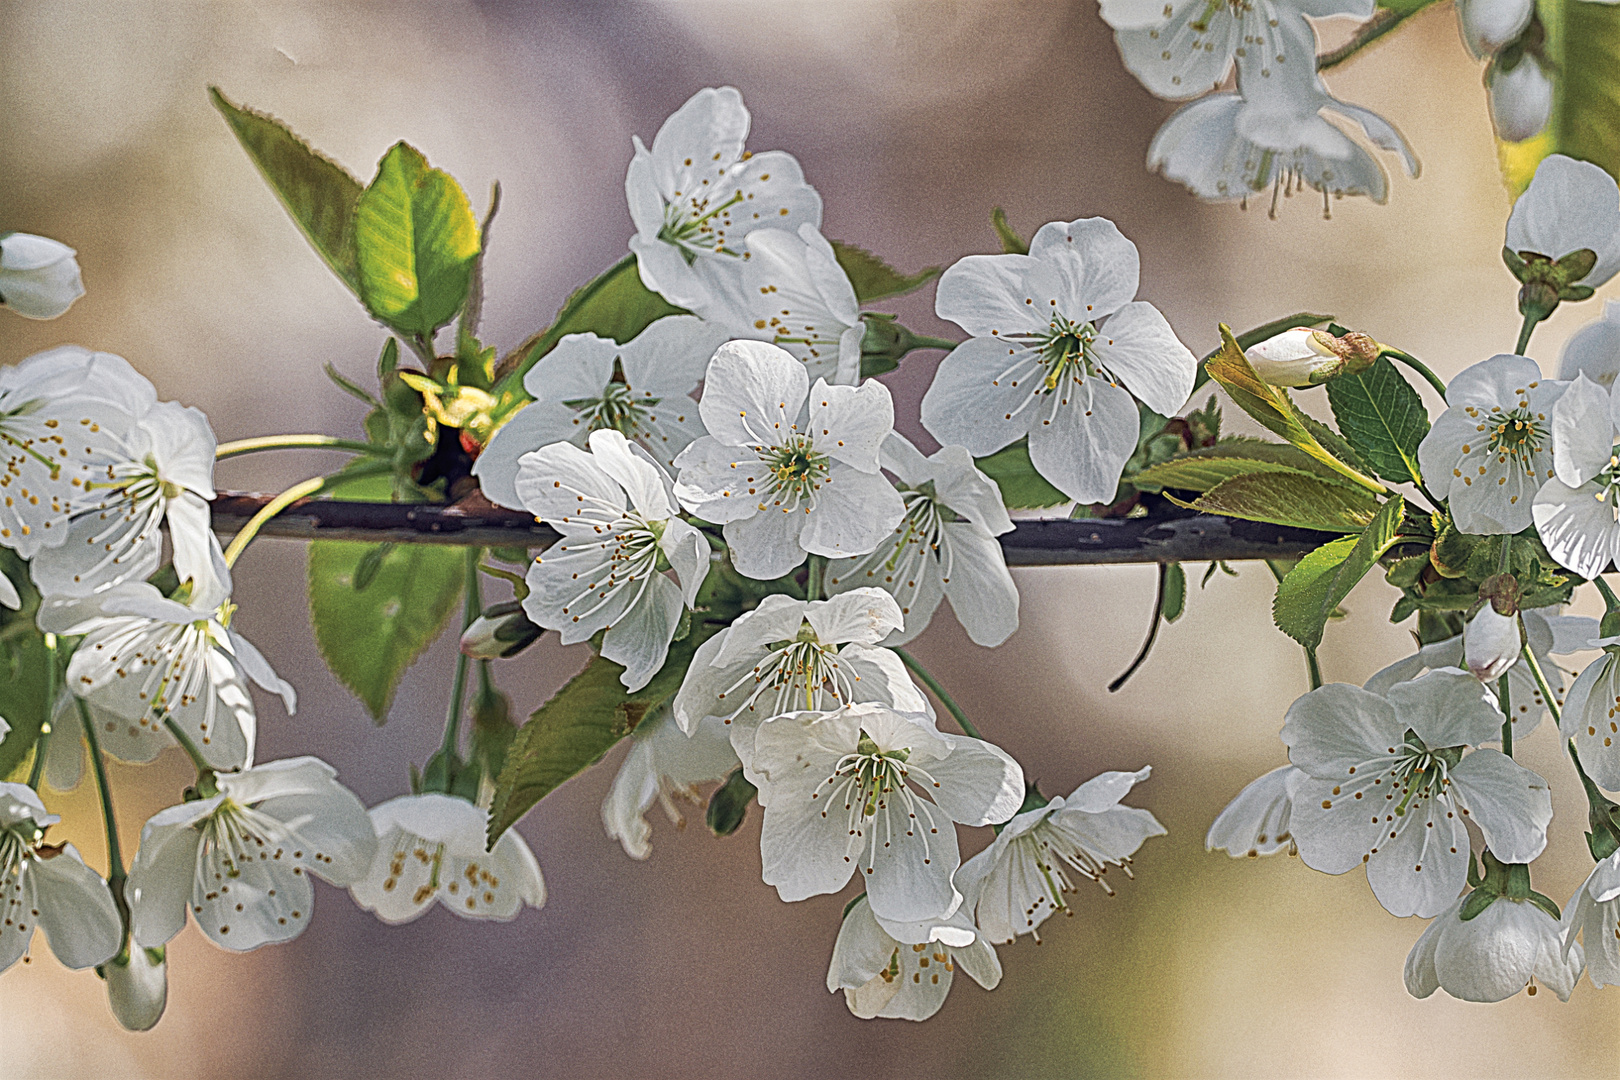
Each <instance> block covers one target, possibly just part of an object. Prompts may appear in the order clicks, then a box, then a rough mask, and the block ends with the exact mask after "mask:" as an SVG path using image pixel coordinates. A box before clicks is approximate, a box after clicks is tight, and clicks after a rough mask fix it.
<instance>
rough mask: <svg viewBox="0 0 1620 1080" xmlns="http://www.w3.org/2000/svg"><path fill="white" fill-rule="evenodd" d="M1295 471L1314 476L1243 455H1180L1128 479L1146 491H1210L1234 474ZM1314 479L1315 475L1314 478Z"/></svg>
mask: <svg viewBox="0 0 1620 1080" xmlns="http://www.w3.org/2000/svg"><path fill="white" fill-rule="evenodd" d="M1263 472H1275V473H1293V474H1294V475H1296V476H1313V474H1311V473H1308V472H1305V471H1303V470H1301V469H1296V468H1293V467H1292V466H1289V465H1281V464H1278V463H1277V462H1273V461H1257V460H1253V459H1249V458H1240V457H1224V456H1223V457H1191V456H1189V457H1180V458H1173V459H1171V460H1170V461H1165V462H1161V463H1160V464H1158V465H1151V466H1149V467H1148V468H1146V469H1143V470H1142V471H1141V472H1139V473H1136V474H1134V475H1132V476H1130V477H1128V479H1129V480H1130V482H1131V483H1132V484H1134V485H1135V486H1137V487H1139V488H1141V489H1142V490H1144V491H1159V490H1162V489H1163V488H1174V489H1176V490H1178V491H1208V490H1209V489H1210V488H1212V487H1215V486H1216V485H1218V484H1221V483H1224V482H1225V481H1227V480H1230V479H1232V478H1233V477H1234V476H1247V475H1249V474H1251V473H1263ZM1313 478H1314V477H1313Z"/></svg>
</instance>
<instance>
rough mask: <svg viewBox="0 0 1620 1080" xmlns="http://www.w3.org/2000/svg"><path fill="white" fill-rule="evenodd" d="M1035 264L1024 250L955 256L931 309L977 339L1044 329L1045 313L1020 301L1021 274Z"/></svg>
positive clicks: (1025, 296) (1023, 295)
mask: <svg viewBox="0 0 1620 1080" xmlns="http://www.w3.org/2000/svg"><path fill="white" fill-rule="evenodd" d="M1034 263H1035V260H1034V259H1033V258H1031V257H1030V256H1028V255H969V256H967V257H966V258H963V259H959V260H957V261H956V262H955V263H953V264H952V265H951V266H950V267H948V268H947V269H946V271H945V273H943V274H941V275H940V278H939V285H938V287H937V289H936V290H935V293H934V312H935V313H936V314H937V315H938V316H939V317H940V318H942V319H949V320H950V321H951V322H954V323H955V324H956V325H958V326H960V327H961V328H962V329H963V330H966V331H967V332H968V333H969V334H971V335H973V336H974V337H976V338H978V337H997V336H1000V335H1004V334H1012V333H1017V332H1019V331H1033V332H1039V331H1041V330H1044V329H1046V321H1045V317H1044V316H1043V315H1041V314H1040V313H1039V312H1037V311H1035V310H1034V307H1033V305H1030V304H1026V303H1025V300H1027V299H1029V296H1028V294H1027V293H1026V292H1025V289H1024V278H1025V276H1026V275H1027V274H1028V273H1029V270H1030V268H1031V267H1032V266H1033V265H1034ZM1132 293H1133V294H1134V293H1135V290H1134V289H1133V290H1132ZM1126 299H1129V297H1127V298H1126Z"/></svg>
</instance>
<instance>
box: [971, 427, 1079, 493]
mask: <svg viewBox="0 0 1620 1080" xmlns="http://www.w3.org/2000/svg"><path fill="white" fill-rule="evenodd" d="M973 464H975V465H977V466H978V467H979V471H980V472H982V473H984V475H986V476H988V477H989V478H990V479H992V480H994V481H995V482H996V486H998V487H999V488H1001V499H1002V501H1003V502H1005V503H1006V504H1007V507H1008V508H1009V509H1013V510H1025V509H1031V508H1044V507H1048V506H1058V505H1061V504H1062V503H1066V502H1069V501H1070V500H1069V497H1068V496H1067V495H1065V494H1063V492H1061V491H1059V490H1058V489H1057V488H1055V487H1053V486H1052V485H1051V484H1050V483H1048V482H1047V480H1046V478H1045V477H1043V476H1042V475H1041V474H1040V473H1038V472H1036V471H1035V463H1034V462H1032V461H1030V459H1029V442H1028V441H1027V440H1025V439H1019V440H1018V441H1017V442H1015V443H1013V444H1012V445H1010V446H1004V447H1002V448H1001V449H1000V450H997V451H996V452H995V453H993V454H991V455H989V456H988V457H982V458H975V459H974V461H973Z"/></svg>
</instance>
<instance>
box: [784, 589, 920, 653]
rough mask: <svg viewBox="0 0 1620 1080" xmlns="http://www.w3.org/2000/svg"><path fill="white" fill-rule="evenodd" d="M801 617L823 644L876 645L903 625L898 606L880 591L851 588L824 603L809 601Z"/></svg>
mask: <svg viewBox="0 0 1620 1080" xmlns="http://www.w3.org/2000/svg"><path fill="white" fill-rule="evenodd" d="M804 617H805V619H806V620H808V621H809V623H810V625H811V627H812V628H813V629H814V630H815V632H816V638H817V640H819V641H821V642H822V643H824V644H840V645H842V644H846V643H849V642H855V643H857V644H860V645H876V644H877V643H878V642H880V641H882V640H883V639H884V638H886V637H888V636H889V634H891V633H893V632H894V631H895V630H898V629H899V628H900V627H901V626H902V625H904V623H905V619H904V617H903V616H902V615H901V614H900V608H899V605H897V604H896V603H895V602H894V598H893V597H892V596H890V595H889V594H888V593H886V592H884V591H883V590H881V589H869V588H868V589H854V590H852V591H850V592H847V593H844V594H842V595H840V596H835V597H832V598H831V599H828V600H817V601H813V602H811V603H809V604H807V605H805V608H804Z"/></svg>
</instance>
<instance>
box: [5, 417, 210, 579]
mask: <svg viewBox="0 0 1620 1080" xmlns="http://www.w3.org/2000/svg"><path fill="white" fill-rule="evenodd" d="M215 445H216V443H215V439H214V432H213V429H212V428H211V427H209V425H208V417H206V416H204V415H203V414H202V412H201V411H200V410H198V409H192V408H186V407H185V406H182V405H180V404H179V403H177V402H173V401H165V402H160V403H158V404H156V405H154V406H152V407H151V408H150V409H148V410H147V411H146V412H145V413H144V414H143V415H142V416H141V417H140V419H139V421H138V422H137V423H136V425H135V427H134V428H133V429H132V430H131V432H130V434H129V438H128V440H127V442H126V445H125V447H124V448H123V457H122V458H121V459H120V460H118V461H116V462H112V463H110V464H108V465H106V466H105V467H104V468H103V469H102V470H98V475H97V476H96V477H95V479H93V480H86V481H85V484H84V489H85V494H84V496H83V497H82V499H81V501H80V502H79V503H77V504H76V506H75V509H74V514H73V521H72V524H70V525H69V526H68V529H67V541H66V542H65V543H64V544H62V545H61V546H60V547H48V548H45V549H43V550H42V551H40V553H39V554H38V555H36V556H35V557H34V560H33V563H32V564H31V566H30V571H31V573H32V574H33V578H34V583H35V584H36V585H38V586H39V590H40V592H41V593H44V594H46V595H50V594H53V593H54V594H57V595H65V596H88V595H89V594H91V593H93V592H99V591H101V590H103V589H107V588H111V587H112V586H114V585H119V584H122V583H123V582H125V581H140V580H142V579H145V578H147V577H150V576H151V574H152V573H153V571H155V570H156V569H157V568H158V564H159V562H161V561H162V555H163V534H162V531H161V527H162V525H163V524H164V523H165V522H167V523H168V526H169V537H170V540H171V542H172V544H173V548H174V569H175V573H176V574H177V575H179V578H180V580H181V581H182V582H184V581H191V582H193V587H194V588H195V589H197V590H204V589H210V588H218V587H220V584H221V582H222V580H223V577H224V575H225V574H226V573H227V571H225V569H224V567H223V558H222V556H221V555H220V553H219V541H218V540H217V539H216V538H215V536H214V534H213V531H212V530H211V528H210V517H209V508H208V501H209V500H210V499H212V498H213V497H214V450H215Z"/></svg>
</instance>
